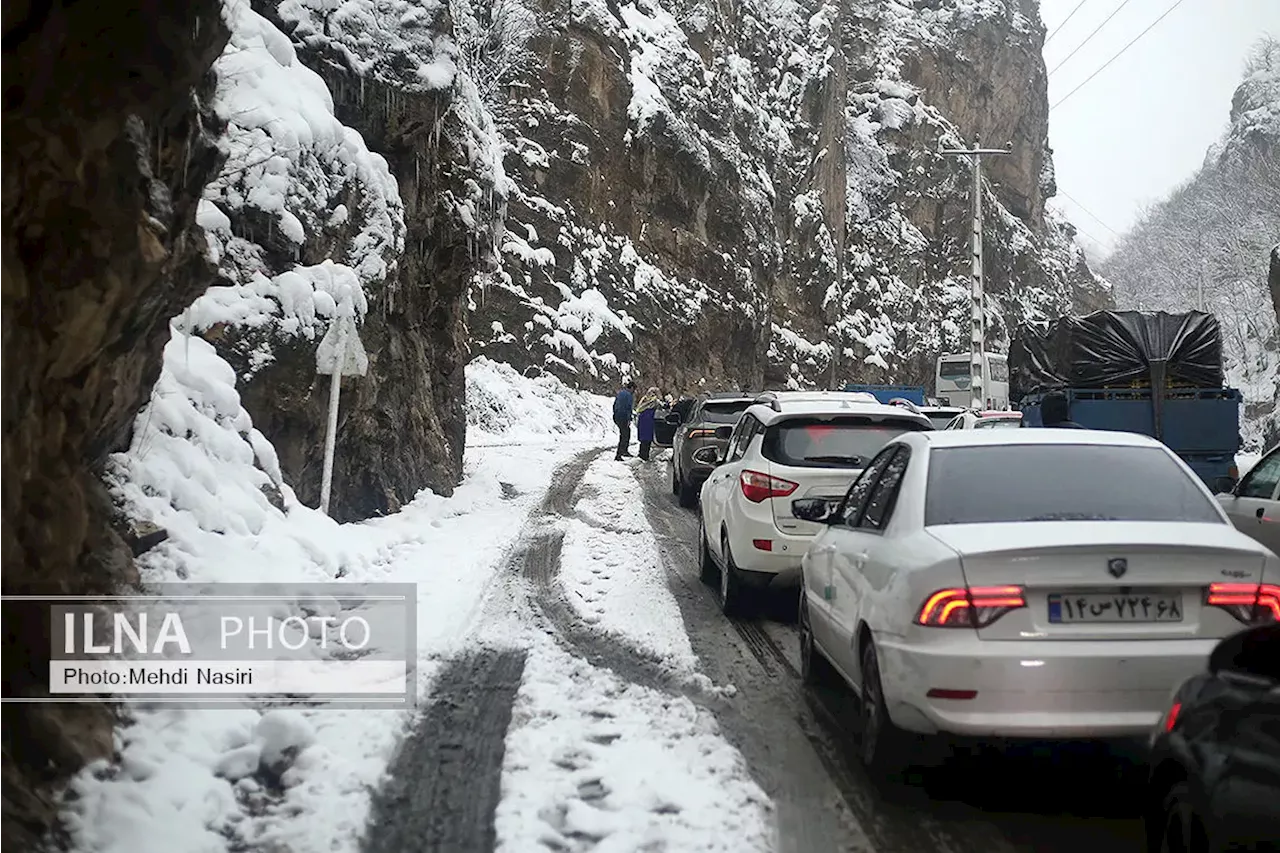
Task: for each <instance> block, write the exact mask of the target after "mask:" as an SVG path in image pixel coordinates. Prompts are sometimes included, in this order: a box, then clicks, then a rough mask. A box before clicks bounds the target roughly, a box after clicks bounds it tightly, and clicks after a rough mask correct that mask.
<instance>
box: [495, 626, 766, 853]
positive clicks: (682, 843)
mask: <svg viewBox="0 0 1280 853" xmlns="http://www.w3.org/2000/svg"><path fill="white" fill-rule="evenodd" d="M502 789H503V794H504V796H503V798H502V801H501V802H500V803H499V805H498V809H497V813H496V815H495V817H494V823H495V825H496V828H497V833H498V848H497V849H498V850H499V853H525V851H529V850H538V849H545V848H551V849H556V850H584V849H598V850H616V851H632V850H699V851H726V853H728V851H732V853H747V851H767V850H772V849H774V847H775V843H774V838H773V829H772V806H771V804H770V802H769V799H768V797H767V796H766V795H765V793H764V792H763V791H761V790H760V788H759V787H758V786H757V785H756V784H755V782H753V781H752V780H751V778H750V776H749V774H748V771H747V768H746V766H745V763H744V762H743V759H742V757H741V755H740V754H739V753H738V751H737V750H735V749H734V748H733V747H732V746H730V745H729V744H728V743H727V742H726V741H725V740H724V739H723V738H722V737H720V735H719V734H718V732H717V727H716V723H715V720H714V718H713V717H712V716H711V714H710V713H709V712H708V711H706V710H703V709H700V708H698V707H697V706H696V705H694V704H693V703H692V702H690V701H689V700H688V699H685V698H683V697H672V696H666V695H664V694H661V693H658V692H656V691H653V690H649V689H647V688H644V687H640V686H637V685H634V684H627V683H625V682H621V681H619V680H618V679H617V678H616V677H614V676H613V674H612V673H610V672H608V671H605V670H597V669H595V668H594V667H592V666H591V665H590V664H588V663H586V662H585V661H583V660H581V659H579V658H574V657H571V656H569V655H567V654H565V653H564V652H562V651H560V650H559V649H558V648H557V647H555V646H554V644H552V643H551V642H550V641H547V640H544V645H543V646H542V647H541V648H539V649H537V650H535V651H534V652H533V653H531V654H530V655H529V658H528V661H527V663H526V665H525V674H524V683H523V685H522V687H521V689H520V693H519V695H518V696H517V698H516V705H515V709H514V713H513V717H512V721H511V730H510V732H509V734H508V735H507V742H506V755H505V758H504V763H503V780H502Z"/></svg>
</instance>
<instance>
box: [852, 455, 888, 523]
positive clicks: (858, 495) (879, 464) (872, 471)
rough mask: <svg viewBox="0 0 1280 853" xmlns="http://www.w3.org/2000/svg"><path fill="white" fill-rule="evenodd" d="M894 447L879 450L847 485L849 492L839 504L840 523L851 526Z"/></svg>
mask: <svg viewBox="0 0 1280 853" xmlns="http://www.w3.org/2000/svg"><path fill="white" fill-rule="evenodd" d="M895 449H896V448H892V447H889V448H885V449H884V450H881V451H880V452H879V453H878V454H877V455H876V457H875V458H874V459H872V460H871V463H870V464H869V465H867V467H866V469H865V470H863V472H862V476H860V477H858V479H857V480H854V482H853V485H852V486H850V487H849V492H848V494H846V495H845V496H844V503H843V504H841V506H840V523H841V524H843V525H845V526H847V527H853V526H854V523H855V522H856V521H857V520H858V516H859V514H861V513H862V508H863V507H864V506H866V504H867V497H868V496H869V495H870V494H871V490H872V487H874V486H875V484H876V480H877V479H879V477H880V472H881V471H883V470H884V466H885V465H887V464H888V463H889V457H890V456H892V455H893V452H894V450H895Z"/></svg>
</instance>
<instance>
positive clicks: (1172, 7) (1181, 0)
mask: <svg viewBox="0 0 1280 853" xmlns="http://www.w3.org/2000/svg"><path fill="white" fill-rule="evenodd" d="M1185 2H1187V0H1178V2H1176V3H1174V4H1173V5H1172V6H1170V7H1169V8H1168V9H1167V10H1166V11H1165V13H1164V14H1163V15H1161V16H1160V17H1158V18H1156V19H1155V20H1154V21H1152V22H1151V26H1149V27H1147V28H1146V29H1145V30H1143V31H1142V32H1140V33H1138V35H1137V37H1136V38H1135V39H1134V40H1133V41H1131V42H1129V43H1128V44H1126V45H1125V46H1124V47H1122V48H1120V52H1119V53H1117V54H1116V55H1115V56H1113V57H1111V58H1110V59H1108V60H1107V61H1106V62H1104V63H1102V67H1100V68H1099V69H1098V70H1097V71H1095V72H1093V73H1092V74H1090V75H1089V76H1088V77H1086V78H1085V79H1084V82H1083V83H1081V84H1080V85H1079V86H1076V87H1075V88H1074V89H1072V90H1071V91H1070V92H1067V94H1066V95H1065V96H1063V97H1062V98H1061V99H1060V100H1059V101H1058V102H1057V103H1056V104H1054V105H1053V106H1051V107H1049V111H1050V112H1053V111H1054V110H1056V109H1057V108H1058V107H1060V106H1062V105H1063V104H1064V103H1065V102H1066V100H1067V99H1068V98H1070V97H1071V96H1072V95H1074V94H1075V93H1076V92H1079V91H1080V90H1081V89H1083V88H1084V87H1085V86H1087V85H1088V84H1089V81H1090V80H1092V79H1093V78H1094V77H1097V76H1098V75H1099V74H1101V73H1102V72H1103V71H1105V70H1106V68H1107V66H1108V65H1110V64H1111V63H1113V62H1115V61H1116V60H1117V59H1119V58H1120V57H1121V56H1123V55H1124V52H1125V51H1126V50H1128V49H1129V48H1131V47H1133V46H1134V45H1135V44H1137V43H1138V41H1139V40H1140V39H1141V38H1142V37H1143V36H1145V35H1146V34H1147V33H1149V32H1151V30H1152V29H1153V28H1154V27H1155V25H1156V24H1158V23H1160V22H1161V21H1163V20H1164V19H1165V18H1167V17H1169V13H1170V12H1172V11H1173V10H1174V9H1176V8H1178V7H1179V6H1181V5H1182V4H1183V3H1185Z"/></svg>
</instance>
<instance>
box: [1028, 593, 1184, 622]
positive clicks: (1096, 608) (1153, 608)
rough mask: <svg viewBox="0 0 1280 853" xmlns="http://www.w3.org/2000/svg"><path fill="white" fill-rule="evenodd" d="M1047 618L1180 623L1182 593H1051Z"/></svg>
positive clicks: (1083, 620)
mask: <svg viewBox="0 0 1280 853" xmlns="http://www.w3.org/2000/svg"><path fill="white" fill-rule="evenodd" d="M1049 621H1050V622H1052V623H1054V624H1069V623H1074V622H1181V621H1182V596H1181V595H1178V594H1176V593H1173V594H1170V593H1131V594H1128V595H1123V594H1119V593H1114V594H1113V593H1054V594H1052V595H1050V596H1049Z"/></svg>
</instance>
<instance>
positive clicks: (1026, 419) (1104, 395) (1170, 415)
mask: <svg viewBox="0 0 1280 853" xmlns="http://www.w3.org/2000/svg"><path fill="white" fill-rule="evenodd" d="M1058 390H1060V391H1061V392H1062V393H1064V394H1066V396H1067V402H1068V403H1069V404H1070V407H1071V409H1070V410H1071V420H1073V421H1075V422H1076V423H1078V424H1080V425H1081V426H1082V427H1085V428H1087V429H1107V430H1116V431H1119V432H1136V433H1141V434H1142V435H1149V436H1151V437H1153V438H1156V439H1159V440H1160V441H1162V442H1164V444H1165V445H1166V446H1167V447H1168V448H1169V449H1170V450H1172V451H1173V452H1174V453H1176V454H1178V456H1180V457H1182V460H1183V461H1184V462H1186V463H1187V465H1189V466H1190V467H1191V470H1192V471H1194V472H1195V473H1196V475H1197V476H1199V477H1200V479H1201V480H1203V481H1204V482H1205V484H1206V485H1208V486H1209V488H1210V489H1212V488H1213V483H1214V480H1215V479H1216V478H1218V477H1228V476H1229V477H1235V476H1237V472H1236V453H1237V452H1238V451H1239V450H1240V404H1241V401H1242V399H1243V397H1242V395H1241V394H1240V392H1239V391H1238V390H1236V389H1235V388H1179V387H1170V388H1166V389H1165V393H1164V395H1163V396H1162V397H1161V396H1157V397H1156V399H1155V400H1154V401H1153V399H1152V393H1151V388H1150V387H1145V388H1060V389H1058ZM1043 398H1044V393H1034V394H1029V395H1027V396H1026V397H1024V398H1023V400H1022V422H1023V425H1024V426H1029V427H1038V426H1042V421H1041V419H1040V400H1042V399H1043Z"/></svg>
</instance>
